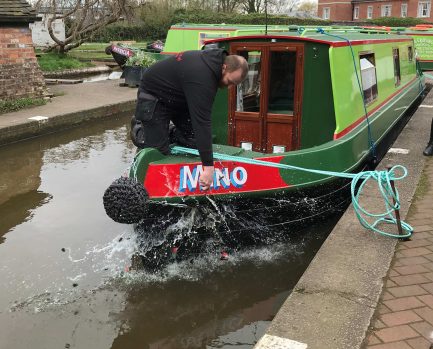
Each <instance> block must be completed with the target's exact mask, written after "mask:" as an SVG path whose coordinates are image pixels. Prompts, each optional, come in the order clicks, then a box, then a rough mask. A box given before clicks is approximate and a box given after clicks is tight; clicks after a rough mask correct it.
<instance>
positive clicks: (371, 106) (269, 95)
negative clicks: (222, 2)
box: [205, 28, 418, 153]
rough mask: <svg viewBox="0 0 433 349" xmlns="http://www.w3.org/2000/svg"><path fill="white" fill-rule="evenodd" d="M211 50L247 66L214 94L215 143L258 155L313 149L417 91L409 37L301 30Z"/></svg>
mask: <svg viewBox="0 0 433 349" xmlns="http://www.w3.org/2000/svg"><path fill="white" fill-rule="evenodd" d="M215 47H220V48H224V49H226V50H227V51H229V52H230V53H231V54H238V55H242V56H243V57H245V58H246V59H247V61H248V64H249V68H250V71H249V74H248V77H247V78H246V80H245V81H244V82H243V83H242V84H241V85H239V86H237V87H231V88H230V89H229V90H228V91H220V93H219V95H218V96H217V100H216V102H215V103H214V114H213V128H214V134H215V140H214V143H217V144H226V145H231V146H235V147H242V148H243V149H245V150H253V151H256V152H261V153H285V152H290V151H293V150H301V149H306V148H311V147H315V146H318V145H321V144H325V143H327V142H330V141H333V140H338V139H340V138H342V137H344V136H345V135H347V134H348V133H350V132H352V131H353V130H354V129H355V128H356V127H357V126H358V125H359V124H361V123H363V121H365V116H366V115H365V114H366V113H367V115H368V116H369V118H370V117H371V118H373V117H374V116H375V115H376V114H377V113H378V112H382V111H384V110H385V108H383V107H384V106H385V105H386V104H387V103H389V101H390V99H393V98H395V99H400V97H402V96H403V95H405V94H407V93H409V94H411V95H412V94H414V93H415V94H416V93H418V92H417V89H418V87H417V86H418V84H417V76H418V75H417V71H416V62H415V60H414V56H413V40H412V39H411V38H409V37H403V36H400V35H392V34H389V33H379V34H377V33H376V34H369V32H368V31H367V30H363V31H359V30H354V29H352V28H350V29H335V30H333V31H329V32H317V29H314V30H313V29H300V30H296V31H289V32H286V33H271V34H269V35H252V36H243V37H230V38H219V39H213V40H209V41H207V42H206V47H205V49H206V48H215ZM355 66H356V71H355V68H354V67H355ZM394 117H395V118H397V117H398V115H395V116H394ZM388 121H389V120H388ZM364 126H365V125H364ZM383 131H385V130H381V131H380V132H379V131H378V135H379V134H382V132H383Z"/></svg>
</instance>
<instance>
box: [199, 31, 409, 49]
mask: <svg viewBox="0 0 433 349" xmlns="http://www.w3.org/2000/svg"><path fill="white" fill-rule="evenodd" d="M295 29H296V30H295ZM319 30H322V31H323V32H319ZM257 39H261V40H271V41H275V42H277V41H278V42H280V41H288V40H290V41H292V40H296V41H307V42H308V41H309V42H317V43H322V44H327V45H329V46H332V47H342V46H349V42H348V41H347V40H349V41H350V44H351V45H366V44H379V43H384V42H404V41H408V42H410V41H412V38H411V37H409V36H404V35H398V34H394V33H389V32H385V31H384V32H378V31H377V30H372V31H370V30H365V29H356V28H338V29H337V28H332V29H328V28H327V29H319V28H317V27H315V28H304V27H296V28H289V30H287V31H285V32H272V29H271V30H270V31H269V34H268V35H264V34H258V35H244V36H234V37H225V38H215V39H210V40H206V41H205V45H208V44H212V43H217V42H232V41H239V40H242V41H245V40H251V41H255V40H257Z"/></svg>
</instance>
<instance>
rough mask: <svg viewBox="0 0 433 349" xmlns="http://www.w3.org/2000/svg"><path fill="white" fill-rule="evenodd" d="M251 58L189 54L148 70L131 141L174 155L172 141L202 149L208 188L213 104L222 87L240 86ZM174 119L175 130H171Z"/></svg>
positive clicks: (212, 52)
mask: <svg viewBox="0 0 433 349" xmlns="http://www.w3.org/2000/svg"><path fill="white" fill-rule="evenodd" d="M247 74H248V63H247V61H246V60H245V58H243V57H241V56H237V55H228V54H227V52H226V51H224V50H221V49H210V50H203V51H185V52H181V53H178V54H177V55H176V56H173V57H170V58H167V59H165V60H162V61H159V62H157V63H155V64H154V65H152V66H151V67H150V68H149V69H147V70H146V71H145V73H144V75H143V78H142V80H141V84H140V87H139V89H138V98H137V107H136V111H135V116H134V117H133V118H132V120H131V139H132V142H133V143H134V144H135V145H136V146H137V147H138V148H146V147H152V148H156V149H158V150H159V151H160V152H161V153H163V154H166V155H167V154H169V153H170V148H169V144H170V143H171V142H174V143H177V144H179V145H182V146H186V147H191V148H197V149H198V151H199V154H200V159H201V162H202V164H203V174H202V175H201V176H200V178H199V183H200V186H201V188H202V189H204V190H208V189H209V188H210V185H211V183H212V181H213V174H214V163H213V153H212V129H211V126H212V119H211V111H212V104H213V102H214V99H215V95H216V93H217V90H218V87H220V88H224V87H227V86H232V85H238V84H240V83H241V82H242V81H243V80H244V79H245V78H246V76H247ZM170 121H171V122H172V123H173V124H174V128H170V129H169V125H170Z"/></svg>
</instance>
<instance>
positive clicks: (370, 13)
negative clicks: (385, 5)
mask: <svg viewBox="0 0 433 349" xmlns="http://www.w3.org/2000/svg"><path fill="white" fill-rule="evenodd" d="M372 18H373V6H368V7H367V19H372Z"/></svg>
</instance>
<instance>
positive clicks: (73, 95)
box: [0, 80, 137, 145]
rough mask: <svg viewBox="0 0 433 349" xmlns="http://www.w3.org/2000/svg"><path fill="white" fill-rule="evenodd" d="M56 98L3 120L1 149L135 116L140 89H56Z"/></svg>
mask: <svg viewBox="0 0 433 349" xmlns="http://www.w3.org/2000/svg"><path fill="white" fill-rule="evenodd" d="M50 91H51V92H52V93H53V94H54V95H55V97H54V98H53V99H51V100H50V101H49V102H48V103H47V104H46V105H43V106H38V107H34V108H29V109H23V110H19V111H17V112H12V113H6V114H2V115H1V117H0V130H1V132H0V145H2V144H8V143H12V142H16V141H20V140H23V139H28V138H32V137H37V136H41V135H45V134H49V133H53V132H58V131H61V130H63V129H68V128H71V127H76V126H79V125H82V124H83V123H84V122H89V121H90V120H95V119H103V118H112V117H116V116H117V115H119V114H121V115H128V116H131V115H133V113H134V110H135V101H136V95H137V89H136V88H125V87H119V80H106V81H98V82H93V83H88V84H78V85H53V86H50Z"/></svg>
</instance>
